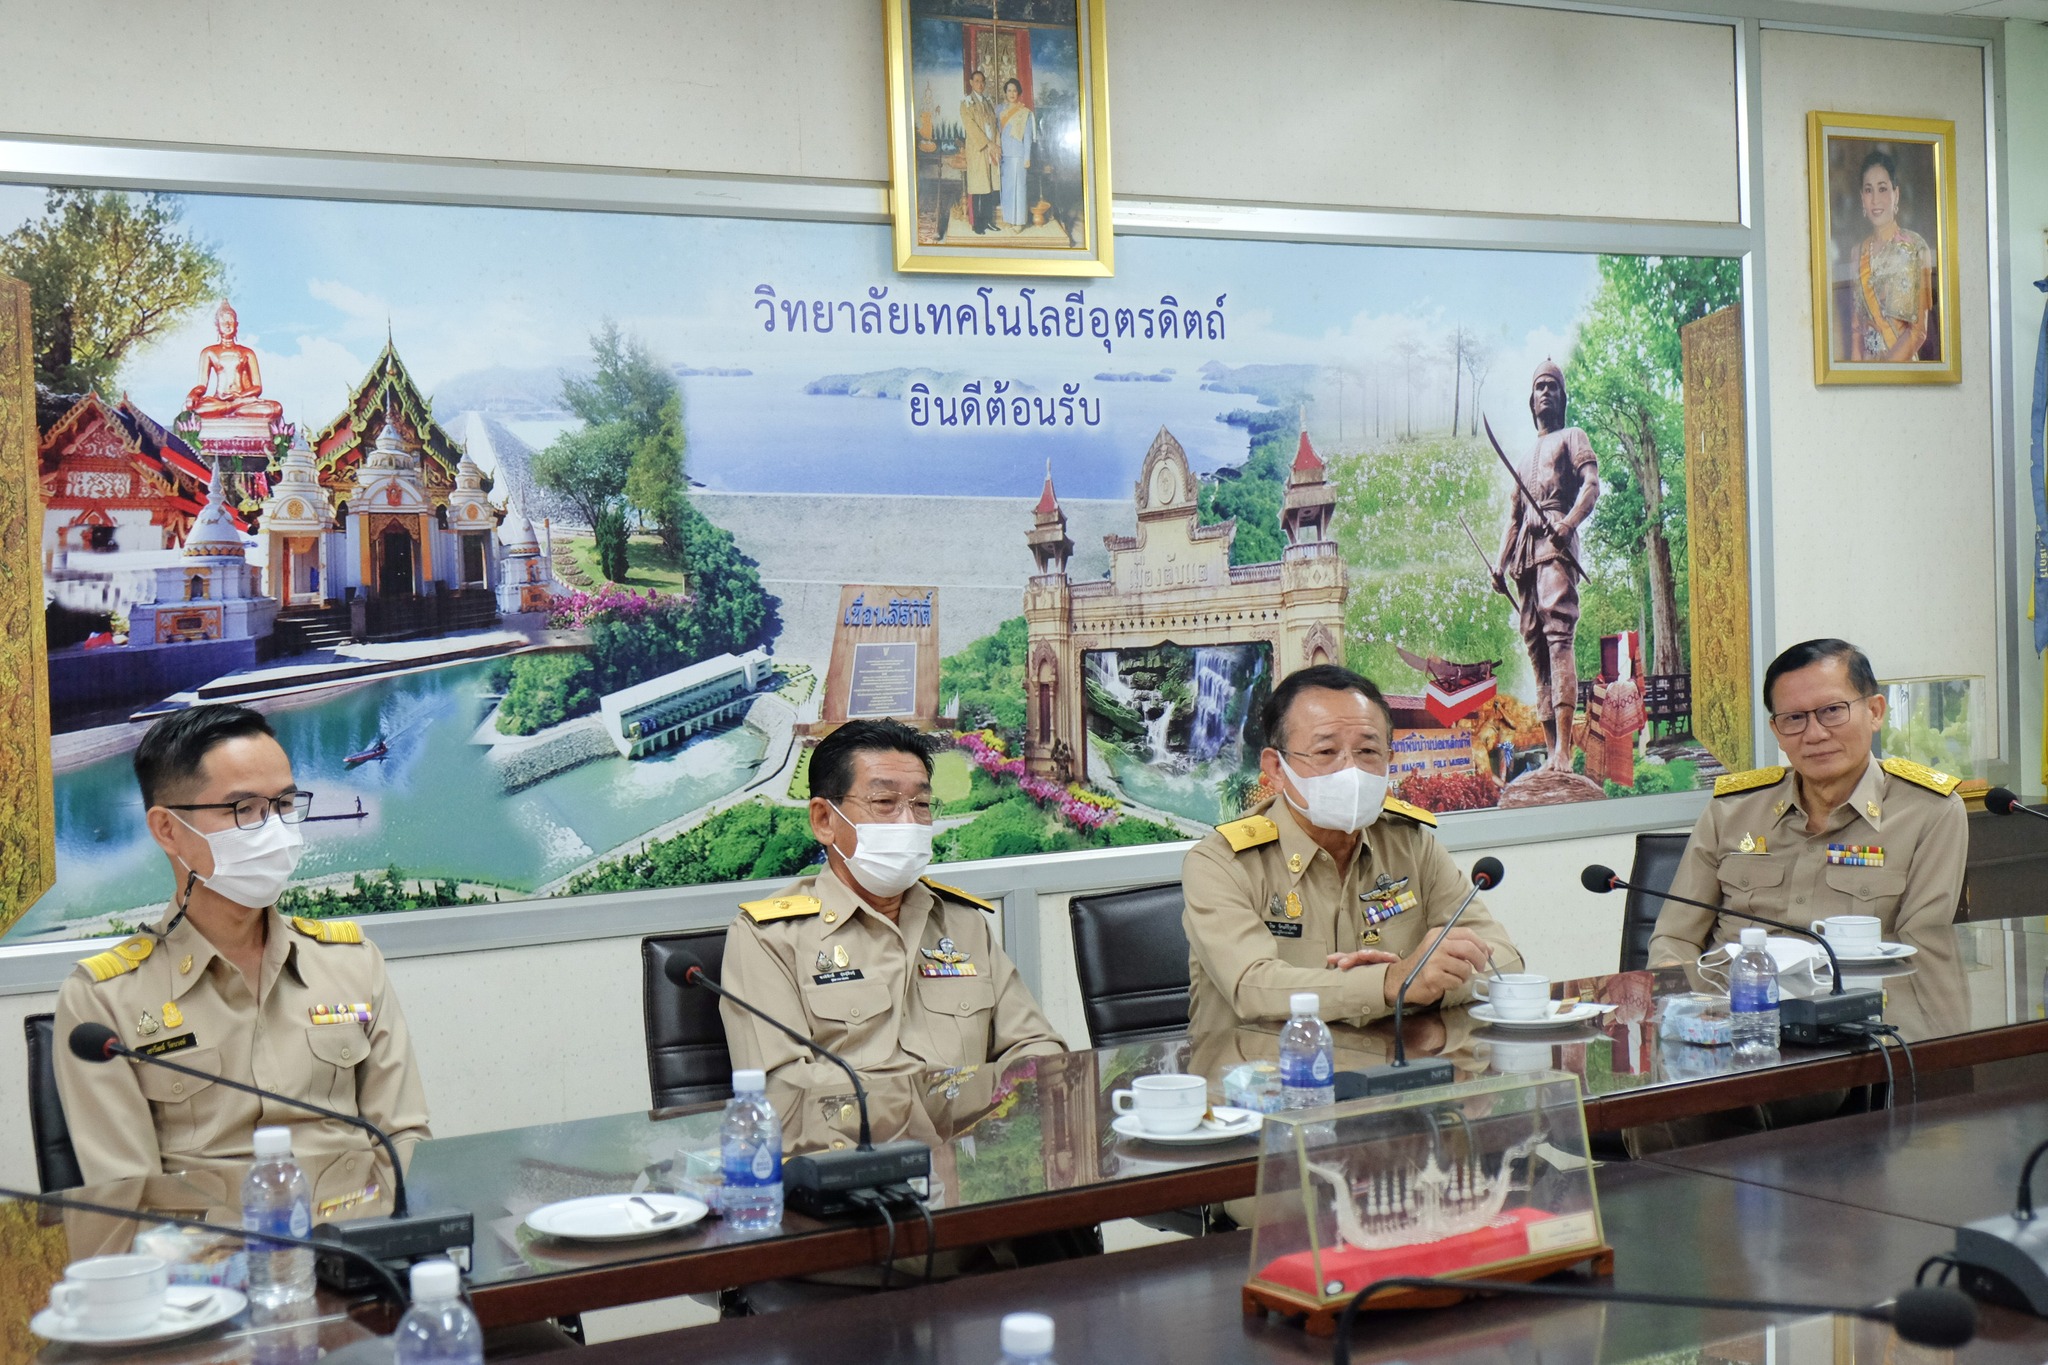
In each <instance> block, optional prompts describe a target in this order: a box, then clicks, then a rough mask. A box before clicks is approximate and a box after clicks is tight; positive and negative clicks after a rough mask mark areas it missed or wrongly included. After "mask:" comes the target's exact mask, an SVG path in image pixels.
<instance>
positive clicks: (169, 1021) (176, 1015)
mask: <svg viewBox="0 0 2048 1365" xmlns="http://www.w3.org/2000/svg"><path fill="white" fill-rule="evenodd" d="M184 1026H185V1011H183V1010H181V1009H179V1008H178V1002H177V1001H175V1000H166V1001H164V1027H165V1028H183V1027H184Z"/></svg>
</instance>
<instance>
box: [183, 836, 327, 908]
mask: <svg viewBox="0 0 2048 1365" xmlns="http://www.w3.org/2000/svg"><path fill="white" fill-rule="evenodd" d="M171 813H172V814H173V815H177V812H176V811H173V812H171ZM178 822H179V823H180V824H182V825H184V826H185V828H186V829H189V830H192V832H193V833H194V834H197V835H198V836H199V837H200V838H202V839H204V840H206V846H207V847H208V848H210V849H212V850H213V875H212V876H210V877H201V878H200V879H199V880H201V881H203V882H205V883H206V888H207V890H209V891H211V892H213V893H214V894H215V895H217V896H223V897H226V898H227V899H228V900H231V901H233V902H234V903H235V904H236V905H241V906H246V907H248V908H249V909H251V910H267V909H269V908H270V907H271V906H273V905H275V904H277V898H278V896H279V894H280V893H282V892H283V890H284V886H285V883H286V882H288V881H290V880H291V879H292V871H293V869H295V868H297V867H298V865H299V859H300V858H301V857H302V856H304V854H305V852H306V843H305V840H303V839H301V838H300V837H299V827H298V826H297V825H287V824H286V823H285V822H284V821H283V820H280V819H279V818H278V817H277V815H276V814H275V813H274V812H273V813H272V814H271V815H270V817H269V818H268V819H266V820H264V822H263V823H262V824H260V825H258V826H257V827H256V828H255V829H224V830H219V831H217V832H215V833H213V834H207V833H205V832H204V831H202V830H198V829H194V828H193V825H192V822H191V821H190V820H187V819H186V818H185V817H184V816H182V815H179V816H178Z"/></svg>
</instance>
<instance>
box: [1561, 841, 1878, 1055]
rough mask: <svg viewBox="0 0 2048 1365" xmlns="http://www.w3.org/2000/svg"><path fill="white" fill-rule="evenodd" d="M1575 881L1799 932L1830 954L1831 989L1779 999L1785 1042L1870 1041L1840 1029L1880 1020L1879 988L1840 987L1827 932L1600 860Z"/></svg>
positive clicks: (1814, 1044) (1593, 889)
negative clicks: (1647, 879)
mask: <svg viewBox="0 0 2048 1365" xmlns="http://www.w3.org/2000/svg"><path fill="white" fill-rule="evenodd" d="M1579 885H1581V886H1583V887H1585V888H1586V889H1587V890H1588V891H1591V892H1593V893H1594V894H1596V895H1602V896H1604V895H1606V894H1607V893H1608V892H1609V891H1615V890H1622V891H1640V892H1642V893H1643V894H1644V895H1646V896H1655V897H1656V898H1657V899H1658V900H1666V901H1677V902H1678V903H1679V904H1680V905H1690V906H1694V907H1696V908H1697V909H1701V910H1706V911H1710V912H1712V913H1713V914H1716V915H1732V916H1734V917H1735V918H1736V919H1746V920H1748V921H1750V922H1751V923H1753V924H1761V925H1763V926H1764V927H1765V928H1768V929H1777V930H1780V931H1782V932H1784V933H1787V934H1797V935H1799V936H1800V937H1801V938H1810V939H1812V940H1813V941H1814V942H1815V943H1818V944H1819V945H1820V950H1821V951H1822V952H1824V953H1826V954H1827V955H1828V967H1829V968H1830V969H1831V970H1832V971H1833V972H1834V977H1835V989H1834V990H1833V991H1832V992H1831V993H1830V994H1828V995H1826V996H1823V997H1822V998H1820V999H1818V1000H1809V999H1807V998H1806V997H1805V996H1800V995H1788V996H1786V997H1784V998H1783V999H1781V1000H1780V1001H1779V1002H1778V1018H1779V1021H1780V1023H1781V1024H1782V1026H1783V1030H1784V1035H1785V1038H1786V1040H1787V1041H1789V1042H1794V1043H1800V1044H1803V1045H1805V1046H1807V1047H1817V1046H1819V1045H1820V1044H1822V1043H1828V1042H1850V1041H1856V1042H1868V1041H1869V1039H1868V1038H1867V1037H1866V1036H1865V1035H1863V1034H1861V1033H1843V1032H1842V1031H1841V1026H1842V1025H1845V1024H1861V1023H1863V1022H1864V1021H1865V1020H1882V1019H1883V1018H1884V992H1883V991H1877V990H1863V989H1858V990H1853V991H1850V990H1844V989H1842V963H1841V960H1840V959H1839V958H1837V957H1836V956H1835V945H1834V944H1832V943H1829V942H1828V939H1827V935H1826V934H1817V933H1815V932H1814V931H1813V930H1811V929H1806V928H1802V927H1800V926H1799V925H1797V924H1786V923H1784V922H1782V921H1780V920H1774V919H1766V918H1765V917H1764V916H1762V915H1752V914H1750V913H1749V912H1748V911H1746V910H1731V909H1729V908H1728V907H1727V906H1725V905H1709V904H1707V903H1706V902H1705V901H1696V900H1694V899H1693V898H1692V897H1690V896H1679V895H1674V894H1672V893H1671V892H1669V891H1659V890H1657V889H1656V888H1655V887H1652V886H1643V885H1641V884H1639V883H1637V882H1630V881H1624V880H1623V879H1622V878H1621V876H1620V875H1619V874H1617V873H1616V872H1615V870H1614V869H1613V868H1611V867H1602V866H1601V865H1600V864H1599V863H1592V864H1589V865H1588V866H1587V868H1586V870H1585V871H1583V872H1581V873H1580V874H1579Z"/></svg>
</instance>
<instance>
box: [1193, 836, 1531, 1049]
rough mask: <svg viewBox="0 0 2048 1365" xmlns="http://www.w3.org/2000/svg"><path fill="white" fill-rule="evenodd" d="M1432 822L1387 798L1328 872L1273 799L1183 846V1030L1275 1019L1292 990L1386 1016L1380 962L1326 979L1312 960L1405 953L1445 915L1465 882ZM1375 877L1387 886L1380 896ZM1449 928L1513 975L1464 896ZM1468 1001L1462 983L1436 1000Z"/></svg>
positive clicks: (1478, 907)
mask: <svg viewBox="0 0 2048 1365" xmlns="http://www.w3.org/2000/svg"><path fill="white" fill-rule="evenodd" d="M1435 823H1436V820H1435V817H1434V816H1432V815H1430V814H1429V812H1427V811H1425V810H1423V809H1421V808H1420V807H1417V806H1410V805H1407V804H1405V803H1403V802H1399V801H1392V800H1390V801H1388V802H1387V805H1386V809H1385V810H1384V811H1383V812H1382V813H1381V815H1380V818H1379V819H1378V820H1376V821H1375V822H1373V823H1372V824H1371V825H1369V826H1367V828H1366V830H1365V833H1364V835H1363V837H1362V838H1360V839H1359V841H1358V848H1357V850H1356V851H1355V852H1354V853H1353V855H1352V858H1351V864H1350V866H1348V867H1339V866H1337V862H1336V860H1335V859H1334V858H1332V857H1331V856H1330V855H1329V854H1328V853H1326V852H1325V851H1324V850H1323V849H1322V848H1321V846H1319V845H1318V844H1317V843H1316V842H1315V841H1314V840H1313V839H1311V838H1309V836H1308V832H1307V830H1306V829H1304V828H1303V826H1302V825H1301V823H1300V821H1299V820H1298V818H1297V817H1296V816H1295V813H1294V811H1293V810H1292V808H1290V807H1289V806H1288V804H1287V803H1286V802H1285V801H1268V802H1266V803H1264V804H1263V805H1260V806H1257V807H1255V808H1254V809H1253V812H1252V814H1250V815H1248V816H1246V817H1245V818H1244V819H1242V820H1234V821H1232V822H1231V823H1229V824H1227V825H1221V826H1218V827H1217V830H1216V832H1215V833H1213V834H1211V835H1209V836H1208V837H1207V838H1205V839H1203V840H1202V841H1201V842H1200V843H1198V844H1196V845H1195V846H1194V847H1193V848H1191V849H1189V850H1188V855H1187V860H1186V861H1185V862H1184V863H1183V864H1182V865H1181V881H1182V884H1183V890H1184V892H1185V895H1186V897H1187V908H1186V909H1185V910H1184V911H1182V914H1181V921H1182V923H1183V924H1184V925H1185V927H1186V929H1187V935H1188V974H1189V976H1190V978H1191V979H1192V980H1191V992H1190V997H1189V1004H1188V1016H1189V1024H1190V1026H1191V1027H1192V1029H1193V1030H1194V1031H1195V1032H1196V1033H1197V1034H1201V1033H1207V1032H1210V1031H1215V1030H1220V1029H1226V1028H1230V1027H1232V1026H1234V1025H1235V1024H1237V1023H1239V1022H1242V1021H1245V1020H1255V1019H1285V1018H1287V998H1288V996H1290V995H1292V994H1293V993H1294V992H1296V991H1315V992H1316V993H1318V994H1319V995H1321V996H1322V998H1323V1018H1325V1019H1328V1020H1338V1019H1348V1020H1357V1021H1364V1020H1368V1019H1374V1018H1377V1017H1379V1016H1381V1015H1384V1014H1391V1013H1392V1012H1393V1006H1391V1005H1389V1004H1388V1003H1387V995H1386V976H1387V966H1386V965H1385V964H1382V965H1378V966H1370V967H1353V968H1351V969H1349V970H1348V971H1341V972H1338V971H1331V970H1330V969H1329V968H1328V967H1327V966H1325V965H1324V960H1325V959H1326V958H1327V957H1328V956H1329V955H1330V954H1331V953H1337V952H1351V951H1354V950H1356V949H1359V948H1381V949H1384V950H1386V951H1387V952H1391V953H1397V954H1400V955H1403V956H1405V955H1407V954H1408V953H1411V952H1413V951H1415V949H1416V948H1417V947H1418V946H1420V945H1421V943H1422V942H1423V939H1424V936H1425V935H1426V934H1427V933H1428V932H1429V931H1430V930H1432V929H1437V928H1441V927H1442V926H1443V925H1444V924H1445V923H1446V922H1447V921H1448V920H1449V919H1450V917H1451V914H1452V912H1453V911H1455V910H1456V909H1457V908H1458V903H1459V902H1460V901H1462V900H1463V899H1464V898H1465V893H1466V892H1468V891H1470V890H1471V889H1472V884H1471V882H1470V881H1468V880H1467V879H1466V877H1465V875H1464V874H1463V873H1462V872H1460V871H1459V870H1458V868H1457V865H1456V864H1455V863H1453V862H1452V861H1451V855H1450V854H1448V853H1446V852H1445V851H1444V849H1443V846H1442V845H1441V844H1439V843H1437V841H1436V836H1435V835H1434V834H1432V833H1431V832H1430V827H1431V826H1434V825H1435ZM1383 876H1384V877H1385V878H1387V879H1388V881H1389V882H1390V883H1391V884H1392V885H1391V886H1390V887H1389V888H1388V889H1387V890H1386V891H1385V892H1382V891H1381V890H1380V889H1379V882H1380V878H1381V877H1383ZM1403 896H1409V897H1413V904H1412V905H1410V906H1408V907H1407V908H1404V909H1399V910H1398V911H1397V912H1396V913H1393V914H1391V915H1389V916H1387V917H1386V918H1383V919H1380V920H1379V921H1378V922H1377V923H1376V924H1368V922H1367V919H1368V916H1369V914H1377V913H1379V910H1380V908H1381V907H1383V906H1393V905H1399V904H1401V898H1402V897H1403ZM1458 923H1459V924H1460V925H1462V926H1464V927H1466V928H1469V929H1471V930H1472V931H1473V932H1474V933H1476V934H1478V935H1479V936H1480V937H1481V938H1482V939H1484V940H1485V941H1486V942H1487V944H1488V945H1489V946H1490V947H1491V948H1492V949H1493V960H1494V965H1495V966H1496V967H1498V968H1499V969H1500V970H1501V971H1503V972H1517V971H1520V970H1521V969H1522V955H1521V954H1520V953H1519V952H1517V951H1516V950H1515V945H1514V944H1513V942H1511V941H1510V940H1509V938H1508V936H1507V932H1506V931H1505V930H1504V929H1502V928H1501V926H1500V925H1499V923H1497V922H1496V921H1495V920H1494V918H1493V916H1492V915H1490V914H1488V913H1487V911H1486V906H1485V904H1484V903H1483V902H1481V901H1477V900H1475V901H1473V902H1472V907H1471V908H1470V909H1469V910H1467V911H1466V912H1465V917H1464V918H1463V919H1461V920H1459V921H1458ZM1470 998H1471V988H1470V987H1469V986H1462V987H1459V988H1458V989H1457V990H1454V991H1452V992H1451V993H1450V994H1449V995H1447V996H1446V997H1445V998H1444V1001H1443V1003H1445V1004H1450V1005H1457V1004H1462V1003H1464V1002H1465V1001H1467V1000H1469V999H1470Z"/></svg>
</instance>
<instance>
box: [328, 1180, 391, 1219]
mask: <svg viewBox="0 0 2048 1365" xmlns="http://www.w3.org/2000/svg"><path fill="white" fill-rule="evenodd" d="M382 1193H383V1191H382V1190H380V1189H379V1188H378V1187H377V1186H376V1185H375V1184H374V1183H372V1184H369V1185H365V1186H363V1187H362V1188H361V1189H359V1190H350V1191H349V1192H348V1193H347V1194H337V1195H332V1196H329V1197H328V1198H326V1199H323V1200H321V1201H320V1202H319V1203H317V1204H315V1205H314V1206H313V1218H314V1220H315V1221H316V1222H321V1223H329V1222H332V1221H334V1215H336V1214H338V1213H347V1212H348V1211H349V1210H350V1209H354V1208H360V1207H362V1206H363V1205H364V1204H368V1203H371V1202H373V1201H374V1200H375V1199H376V1198H377V1196H378V1195H380V1194H382Z"/></svg>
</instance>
